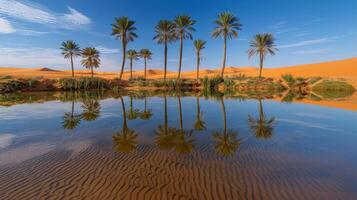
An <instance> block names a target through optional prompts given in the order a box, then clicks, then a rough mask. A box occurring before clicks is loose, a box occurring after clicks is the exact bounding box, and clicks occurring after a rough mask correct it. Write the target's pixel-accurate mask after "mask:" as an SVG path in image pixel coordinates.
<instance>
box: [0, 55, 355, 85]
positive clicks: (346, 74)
mask: <svg viewBox="0 0 357 200" xmlns="http://www.w3.org/2000/svg"><path fill="white" fill-rule="evenodd" d="M134 69H135V68H134ZM220 71H221V69H219V68H217V69H202V70H201V71H200V76H201V77H204V76H208V77H213V76H217V75H218V74H219V73H220ZM225 73H226V75H227V76H239V75H242V74H244V75H246V76H257V75H258V69H257V68H255V67H227V68H226V71H225ZM75 74H76V76H89V75H90V71H89V70H76V71H75ZM118 74H119V67H118V71H117V72H95V76H98V77H101V78H107V79H112V78H116V77H118ZM163 74H164V73H163V70H161V69H149V70H148V71H147V76H148V78H152V79H159V78H162V77H163ZM283 74H292V75H294V76H302V77H312V76H322V77H329V78H344V79H346V80H347V81H349V82H351V83H352V84H353V85H355V86H357V58H350V59H345V60H338V61H332V62H322V63H315V64H307V65H297V66H290V67H280V68H267V69H264V71H263V75H264V76H266V77H280V76H281V75H283ZM6 75H10V76H14V77H21V78H29V77H39V76H42V77H45V78H62V77H70V76H71V71H70V70H63V71H57V70H53V69H51V68H10V67H2V68H0V76H6ZM133 75H134V76H143V75H144V72H143V70H136V71H133ZM167 76H168V77H169V78H175V77H176V76H177V73H176V72H172V71H168V72H167ZM129 77H130V72H128V71H126V72H125V73H124V79H127V78H129ZM182 77H183V78H195V77H196V71H185V72H183V73H182Z"/></svg>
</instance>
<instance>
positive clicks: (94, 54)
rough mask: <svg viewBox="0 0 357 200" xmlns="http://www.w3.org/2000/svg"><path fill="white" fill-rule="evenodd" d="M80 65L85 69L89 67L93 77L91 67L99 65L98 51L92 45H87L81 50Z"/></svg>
mask: <svg viewBox="0 0 357 200" xmlns="http://www.w3.org/2000/svg"><path fill="white" fill-rule="evenodd" d="M82 57H83V59H82V61H81V63H82V65H83V66H84V67H86V68H87V69H88V68H89V69H91V71H92V77H93V68H98V67H99V66H100V55H99V51H98V50H97V49H96V48H94V47H87V48H84V49H83V50H82Z"/></svg>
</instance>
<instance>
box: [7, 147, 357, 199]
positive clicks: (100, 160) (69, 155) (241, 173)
mask: <svg viewBox="0 0 357 200" xmlns="http://www.w3.org/2000/svg"><path fill="white" fill-rule="evenodd" d="M307 151H308V150H306V152H307ZM304 152H305V151H302V152H300V154H299V159H296V157H295V156H297V155H296V154H291V153H289V152H284V151H281V150H280V149H279V148H275V149H271V148H269V149H268V148H264V147H261V146H257V145H253V144H248V145H246V146H243V147H242V148H241V149H240V150H239V151H238V152H237V153H236V154H235V155H234V156H232V157H222V156H219V155H217V154H215V153H214V152H213V150H212V146H211V145H208V144H207V145H203V146H199V147H197V148H196V149H195V150H194V151H193V152H192V153H190V154H178V153H176V152H174V151H164V150H159V149H158V148H157V147H156V146H154V145H152V144H140V145H139V146H138V148H137V149H136V151H135V152H132V153H129V154H124V153H117V152H115V151H113V149H112V146H111V144H110V143H108V142H102V143H97V144H94V145H91V146H90V147H88V148H86V149H84V150H83V151H81V152H73V151H69V150H61V151H58V150H56V151H54V150H53V151H50V152H48V153H46V154H44V155H41V156H38V157H36V158H33V159H31V160H27V161H25V162H22V163H20V164H13V165H5V166H2V167H0V199H11V200H15V199H16V200H17V199H21V200H23V199H96V200H97V199H155V200H156V199H319V200H320V199H334V200H336V199H344V200H346V199H356V197H357V190H356V185H354V184H353V183H354V182H355V181H353V177H356V170H355V169H350V170H345V172H343V173H345V174H341V173H342V172H341V170H337V169H336V168H334V166H333V163H329V162H326V164H323V165H322V164H321V161H316V159H313V157H311V156H309V154H305V153H304ZM294 155H295V156H294ZM301 157H303V158H305V159H303V160H302V159H301ZM346 167H347V169H348V166H346ZM336 177H340V178H339V179H336Z"/></svg>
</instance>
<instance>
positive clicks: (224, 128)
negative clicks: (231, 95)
mask: <svg viewBox="0 0 357 200" xmlns="http://www.w3.org/2000/svg"><path fill="white" fill-rule="evenodd" d="M221 107H222V112H223V133H224V134H226V133H227V118H226V117H227V114H226V106H225V105H224V100H223V97H221Z"/></svg>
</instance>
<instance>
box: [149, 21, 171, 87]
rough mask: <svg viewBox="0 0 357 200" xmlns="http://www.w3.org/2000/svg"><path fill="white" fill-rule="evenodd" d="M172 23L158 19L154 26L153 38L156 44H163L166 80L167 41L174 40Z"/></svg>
mask: <svg viewBox="0 0 357 200" xmlns="http://www.w3.org/2000/svg"><path fill="white" fill-rule="evenodd" d="M174 27H175V26H174V24H173V23H172V22H171V21H169V20H160V21H159V23H158V24H157V25H156V27H155V34H156V35H155V36H154V38H153V39H154V40H156V42H157V43H158V44H164V45H165V49H164V56H165V58H164V80H165V81H166V72H167V44H168V43H169V42H172V41H174V40H175V39H176V38H175V32H174Z"/></svg>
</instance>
